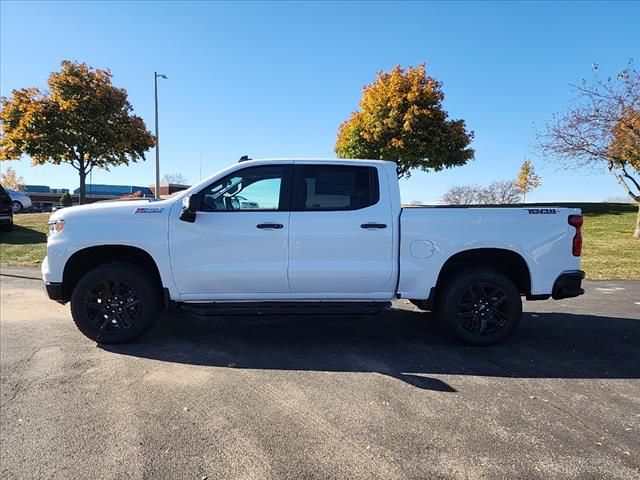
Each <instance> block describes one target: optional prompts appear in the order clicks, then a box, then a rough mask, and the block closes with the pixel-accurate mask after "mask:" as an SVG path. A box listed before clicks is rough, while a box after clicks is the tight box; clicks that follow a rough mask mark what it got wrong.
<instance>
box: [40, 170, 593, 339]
mask: <svg viewBox="0 0 640 480" xmlns="http://www.w3.org/2000/svg"><path fill="white" fill-rule="evenodd" d="M581 225H582V216H581V214H580V210H577V209H572V208H455V207H453V208H447V207H427V208H402V207H401V204H400V191H399V187H398V180H397V176H396V165H395V164H394V163H392V162H384V161H367V160H281V159H275V160H249V161H241V162H238V163H237V164H234V165H232V166H230V167H228V168H226V169H225V170H223V171H221V172H219V173H217V174H215V175H213V176H212V177H210V178H208V179H207V180H205V181H203V182H201V183H199V184H197V185H195V186H193V187H191V188H189V189H188V190H185V191H183V192H179V193H178V194H176V195H174V196H172V197H171V198H168V199H166V200H161V201H149V200H135V201H132V200H127V201H118V202H105V203H97V204H93V205H85V206H78V207H71V208H65V209H62V210H60V211H57V212H55V213H54V214H53V215H52V216H51V218H50V221H49V237H48V241H47V257H46V258H45V260H44V262H43V264H42V276H43V279H44V282H45V288H46V291H47V294H48V296H49V297H50V298H51V299H53V300H56V301H58V302H61V303H65V302H67V301H71V312H72V316H73V319H74V321H75V323H76V325H77V326H78V328H79V329H80V331H82V333H84V334H85V335H86V336H87V337H89V338H91V339H93V340H95V341H98V342H101V343H118V342H126V341H130V340H132V339H134V338H136V337H138V336H139V335H141V334H142V333H143V332H145V331H146V330H147V329H149V328H150V327H151V326H152V325H153V323H154V322H155V321H156V319H157V317H158V316H159V314H160V312H161V309H162V308H169V307H172V306H180V307H181V308H185V309H188V310H190V311H191V312H194V313H200V314H205V315H208V314H209V315H210V314H223V315H227V314H234V313H240V314H261V313H282V312H288V313H301V312H314V313H315V312H323V313H328V312H331V313H374V312H376V311H380V310H382V309H385V308H388V307H389V306H390V302H391V300H393V299H408V300H410V301H411V302H413V303H414V304H415V305H416V306H418V307H419V308H421V309H424V310H432V311H434V312H435V314H436V315H434V318H436V319H438V321H440V322H442V323H443V325H444V326H446V327H447V328H448V329H449V330H450V331H451V332H452V333H453V334H455V335H456V336H458V337H459V338H460V339H461V340H462V341H464V342H466V343H469V344H473V345H488V344H492V343H495V342H498V341H500V340H503V339H505V338H506V337H508V336H509V335H510V334H511V333H513V331H514V330H515V329H516V327H517V326H518V323H519V321H520V317H521V314H522V300H521V297H523V296H524V297H526V298H527V299H529V300H545V299H548V298H550V297H553V298H554V299H560V298H567V297H574V296H577V295H581V294H582V293H583V292H584V291H583V290H582V288H581V283H582V279H583V278H584V273H583V272H582V271H580V270H579V266H580V265H579V264H580V251H581V246H582V245H581V244H582V237H581V232H580V228H581Z"/></svg>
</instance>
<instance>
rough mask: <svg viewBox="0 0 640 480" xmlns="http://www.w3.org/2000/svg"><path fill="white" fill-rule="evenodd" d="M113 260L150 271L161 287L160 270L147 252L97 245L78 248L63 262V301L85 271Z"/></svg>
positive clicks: (128, 247) (121, 246) (67, 298)
mask: <svg viewBox="0 0 640 480" xmlns="http://www.w3.org/2000/svg"><path fill="white" fill-rule="evenodd" d="M113 262H127V263H133V264H135V265H138V266H141V267H142V268H144V269H145V270H147V271H149V272H150V273H151V275H152V276H153V278H154V279H155V282H156V285H157V286H158V288H159V289H162V277H161V275H160V270H159V269H158V265H157V263H156V261H155V260H154V258H153V257H152V256H151V254H149V252H147V251H146V250H143V249H142V248H140V247H134V246H130V245H98V246H93V247H87V248H83V249H81V250H78V251H77V252H75V253H74V254H73V255H71V257H69V259H68V260H67V262H66V263H65V266H64V271H63V274H62V289H63V295H64V297H65V301H68V300H69V299H70V298H71V294H72V292H73V289H74V288H75V286H76V285H77V284H78V281H79V280H80V278H82V276H83V275H84V274H85V273H87V272H88V271H90V270H92V269H94V268H96V267H98V266H100V265H106V264H109V263H113Z"/></svg>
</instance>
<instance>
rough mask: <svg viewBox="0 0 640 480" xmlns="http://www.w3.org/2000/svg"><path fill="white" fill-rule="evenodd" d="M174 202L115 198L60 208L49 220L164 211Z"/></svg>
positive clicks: (171, 200) (172, 200)
mask: <svg viewBox="0 0 640 480" xmlns="http://www.w3.org/2000/svg"><path fill="white" fill-rule="evenodd" d="M173 202H175V198H171V199H167V200H158V201H155V200H151V199H140V200H115V201H106V202H96V203H91V204H87V205H77V206H75V207H66V208H62V209H60V210H58V211H56V212H54V213H52V214H51V217H49V221H50V222H53V221H56V220H60V219H68V218H75V217H105V216H108V217H111V216H120V215H137V214H140V215H144V214H152V213H166V212H168V210H169V209H170V208H171V205H172V204H173Z"/></svg>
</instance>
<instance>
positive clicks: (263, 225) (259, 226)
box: [256, 223, 284, 230]
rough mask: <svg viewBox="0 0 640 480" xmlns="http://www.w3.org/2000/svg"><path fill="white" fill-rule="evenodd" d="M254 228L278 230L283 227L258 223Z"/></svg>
mask: <svg viewBox="0 0 640 480" xmlns="http://www.w3.org/2000/svg"><path fill="white" fill-rule="evenodd" d="M256 228H260V229H262V230H264V229H266V228H273V229H280V228H284V225H282V224H281V223H259V224H258V225H256Z"/></svg>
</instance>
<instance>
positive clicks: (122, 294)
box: [71, 263, 161, 343]
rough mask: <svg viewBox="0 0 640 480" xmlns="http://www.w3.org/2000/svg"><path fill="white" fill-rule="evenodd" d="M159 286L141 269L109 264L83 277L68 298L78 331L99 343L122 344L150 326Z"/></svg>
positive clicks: (156, 308)
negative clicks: (69, 298)
mask: <svg viewBox="0 0 640 480" xmlns="http://www.w3.org/2000/svg"><path fill="white" fill-rule="evenodd" d="M160 305H161V295H160V287H159V285H157V282H156V280H155V278H154V277H153V276H152V275H151V274H150V273H149V272H148V271H146V270H144V269H143V268H141V267H139V266H137V265H131V264H126V263H111V264H107V265H101V266H99V267H96V268H94V269H93V270H91V271H90V272H89V273H87V274H86V275H85V276H83V277H82V278H81V279H80V281H79V282H78V284H77V285H76V287H75V289H74V290H73V294H72V296H71V314H72V316H73V320H74V322H75V324H76V326H77V327H78V329H79V330H80V331H81V332H82V333H83V334H84V335H86V336H87V337H89V338H90V339H91V340H94V341H96V342H99V343H125V342H130V341H131V340H134V339H135V338H137V337H139V336H140V335H142V334H143V333H144V332H146V331H147V330H148V329H149V328H151V327H152V326H153V324H154V323H155V321H156V320H157V318H158V316H159V315H160Z"/></svg>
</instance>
